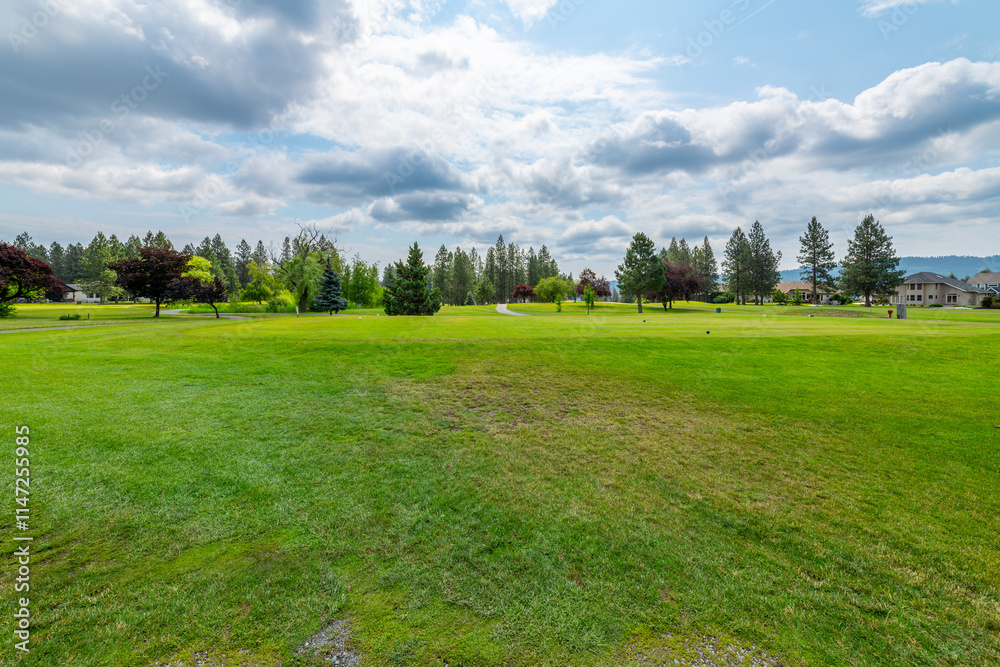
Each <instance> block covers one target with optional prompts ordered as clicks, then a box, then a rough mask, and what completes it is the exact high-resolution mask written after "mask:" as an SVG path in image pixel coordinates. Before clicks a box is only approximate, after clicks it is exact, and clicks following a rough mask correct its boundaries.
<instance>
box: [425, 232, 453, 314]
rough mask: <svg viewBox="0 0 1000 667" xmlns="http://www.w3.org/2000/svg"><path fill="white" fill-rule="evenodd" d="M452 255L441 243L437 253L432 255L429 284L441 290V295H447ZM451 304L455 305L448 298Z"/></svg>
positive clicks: (448, 292)
mask: <svg viewBox="0 0 1000 667" xmlns="http://www.w3.org/2000/svg"><path fill="white" fill-rule="evenodd" d="M454 259H455V258H454V255H452V254H451V253H450V252H448V249H447V248H446V247H444V244H441V247H440V248H438V251H437V254H436V255H435V256H434V270H433V272H432V273H431V285H432V286H433V287H436V288H438V289H439V290H441V296H442V297H445V296H449V295H450V290H449V289H448V286H449V285H450V284H451V272H452V263H453V262H454ZM448 300H449V302H451V305H455V304H454V302H453V301H452V300H451V299H450V298H449V299H448Z"/></svg>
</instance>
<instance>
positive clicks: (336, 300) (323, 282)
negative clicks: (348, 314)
mask: <svg viewBox="0 0 1000 667" xmlns="http://www.w3.org/2000/svg"><path fill="white" fill-rule="evenodd" d="M313 305H314V306H315V307H316V308H319V309H320V310H324V311H326V312H328V313H329V314H330V315H333V314H334V312H337V313H339V312H340V311H342V310H347V300H346V299H344V298H343V297H342V296H340V276H338V275H337V272H336V271H334V270H333V269H332V268H330V267H329V266H328V267H326V271H324V272H323V275H322V277H320V279H319V292H317V293H316V296H314V297H313Z"/></svg>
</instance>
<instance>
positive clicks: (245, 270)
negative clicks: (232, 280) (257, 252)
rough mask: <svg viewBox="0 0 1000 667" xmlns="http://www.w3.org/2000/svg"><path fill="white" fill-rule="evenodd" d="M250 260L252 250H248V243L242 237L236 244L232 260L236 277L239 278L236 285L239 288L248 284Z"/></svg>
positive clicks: (251, 259)
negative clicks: (234, 255)
mask: <svg viewBox="0 0 1000 667" xmlns="http://www.w3.org/2000/svg"><path fill="white" fill-rule="evenodd" d="M252 261H253V251H251V250H250V244H249V243H247V240H246V239H242V240H241V241H240V244H239V245H238V246H236V257H235V258H234V261H233V265H234V268H235V269H236V278H237V279H238V280H239V285H237V287H239V288H240V289H242V288H244V287H246V286H247V285H248V284H250V262H252Z"/></svg>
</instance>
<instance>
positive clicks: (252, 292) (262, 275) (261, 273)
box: [241, 259, 278, 303]
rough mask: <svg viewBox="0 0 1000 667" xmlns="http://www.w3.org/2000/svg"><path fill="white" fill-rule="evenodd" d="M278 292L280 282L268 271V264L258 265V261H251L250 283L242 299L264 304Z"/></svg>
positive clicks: (244, 289)
mask: <svg viewBox="0 0 1000 667" xmlns="http://www.w3.org/2000/svg"><path fill="white" fill-rule="evenodd" d="M277 290H278V281H277V280H275V278H274V276H272V275H271V272H270V271H268V270H267V263H266V262H265V263H264V264H258V263H257V260H256V259H252V260H250V283H249V284H247V286H246V287H244V288H243V293H242V295H241V297H242V298H243V299H245V300H247V301H256V302H257V303H263V302H264V301H267V300H268V299H270V298H271V297H272V296H274V293H275V292H276V291H277Z"/></svg>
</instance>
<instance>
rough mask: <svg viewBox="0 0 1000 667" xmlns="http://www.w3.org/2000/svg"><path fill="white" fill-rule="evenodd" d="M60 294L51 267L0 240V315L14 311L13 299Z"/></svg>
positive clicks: (58, 283) (5, 315) (4, 315)
mask: <svg viewBox="0 0 1000 667" xmlns="http://www.w3.org/2000/svg"><path fill="white" fill-rule="evenodd" d="M46 292H48V293H50V294H53V295H58V296H61V295H62V283H60V282H59V280H58V279H57V278H56V277H55V275H53V273H52V267H51V266H49V265H48V264H46V263H45V262H43V261H41V260H40V259H36V258H34V257H31V256H29V255H28V253H26V252H24V251H23V250H20V249H18V248H16V247H14V246H12V245H9V244H7V243H0V317H7V316H8V315H10V314H11V313H13V312H14V306H13V302H15V301H17V300H18V299H27V298H31V297H34V296H36V295H39V294H43V293H46Z"/></svg>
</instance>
